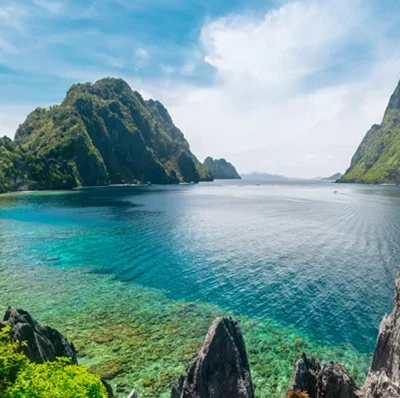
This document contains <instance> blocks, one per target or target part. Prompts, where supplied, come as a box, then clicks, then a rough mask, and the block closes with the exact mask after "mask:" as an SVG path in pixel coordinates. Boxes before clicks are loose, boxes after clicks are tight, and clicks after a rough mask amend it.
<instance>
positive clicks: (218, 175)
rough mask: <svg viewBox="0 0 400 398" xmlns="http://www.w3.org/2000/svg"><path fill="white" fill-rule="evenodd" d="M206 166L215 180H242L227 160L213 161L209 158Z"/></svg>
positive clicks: (205, 162) (206, 160) (205, 163)
mask: <svg viewBox="0 0 400 398" xmlns="http://www.w3.org/2000/svg"><path fill="white" fill-rule="evenodd" d="M204 166H205V168H206V169H207V171H208V172H209V173H210V175H211V177H212V178H213V179H214V180H240V179H241V177H240V175H239V173H238V172H237V171H236V169H235V166H233V164H232V163H229V162H227V161H226V160H225V159H213V158H212V157H210V156H208V157H207V158H206V159H205V160H204Z"/></svg>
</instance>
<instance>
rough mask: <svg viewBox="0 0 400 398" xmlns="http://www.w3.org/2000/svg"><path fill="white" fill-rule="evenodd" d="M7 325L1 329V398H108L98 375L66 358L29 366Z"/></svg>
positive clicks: (29, 363)
mask: <svg viewBox="0 0 400 398" xmlns="http://www.w3.org/2000/svg"><path fill="white" fill-rule="evenodd" d="M10 330H11V328H10V327H9V326H5V327H3V328H2V329H1V330H0V397H2V398H70V397H74V398H107V397H108V395H107V392H106V390H105V387H104V385H103V383H102V382H101V381H100V378H99V376H96V375H94V374H91V373H89V372H88V371H87V370H86V369H85V368H83V367H82V366H78V365H70V361H69V359H60V360H58V361H56V362H46V363H44V364H36V363H31V362H30V361H29V360H28V359H27V358H26V356H25V355H24V354H23V353H21V352H19V348H20V347H21V344H24V343H17V342H12V341H11V339H10Z"/></svg>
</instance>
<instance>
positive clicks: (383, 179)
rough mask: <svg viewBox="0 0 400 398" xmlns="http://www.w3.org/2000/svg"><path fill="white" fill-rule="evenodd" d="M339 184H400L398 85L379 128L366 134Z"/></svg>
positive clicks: (399, 94) (399, 105)
mask: <svg viewBox="0 0 400 398" xmlns="http://www.w3.org/2000/svg"><path fill="white" fill-rule="evenodd" d="M339 182H360V183H376V184H384V183H386V184H399V183H400V83H399V85H398V86H397V88H396V90H395V92H394V93H393V94H392V96H391V98H390V101H389V105H388V107H387V108H386V112H385V115H384V118H383V121H382V124H381V125H373V126H372V127H371V129H370V130H369V131H368V132H367V134H366V136H365V137H364V139H363V140H362V142H361V144H360V146H359V147H358V149H357V151H356V153H355V154H354V156H353V159H352V161H351V165H350V168H349V169H348V170H347V171H346V173H345V175H344V176H343V177H342V178H341V179H340V180H339Z"/></svg>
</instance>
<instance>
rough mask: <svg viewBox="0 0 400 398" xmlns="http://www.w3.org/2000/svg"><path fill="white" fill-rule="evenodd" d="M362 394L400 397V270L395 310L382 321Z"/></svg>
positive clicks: (375, 397)
mask: <svg viewBox="0 0 400 398" xmlns="http://www.w3.org/2000/svg"><path fill="white" fill-rule="evenodd" d="M362 395H363V396H364V397H365V398H378V397H379V398H389V397H390V398H400V272H399V273H398V274H397V278H396V293H395V297H394V308H393V312H392V313H391V314H390V315H386V316H385V317H384V318H383V320H382V322H381V325H380V328H379V335H378V340H377V343H376V348H375V353H374V357H373V359H372V365H371V371H370V372H369V374H368V378H367V381H366V382H365V384H364V387H363V389H362Z"/></svg>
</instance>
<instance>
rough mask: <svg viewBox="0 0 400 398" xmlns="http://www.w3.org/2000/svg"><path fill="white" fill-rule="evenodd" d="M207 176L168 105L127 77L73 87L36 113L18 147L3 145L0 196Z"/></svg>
mask: <svg viewBox="0 0 400 398" xmlns="http://www.w3.org/2000/svg"><path fill="white" fill-rule="evenodd" d="M3 141H4V139H3ZM6 145H7V146H8V149H7V151H8V152H10V153H12V154H13V155H12V157H13V158H16V159H10V154H9V153H6V150H4V148H5V147H6ZM11 163H12V164H13V165H12V167H11V166H10V164H11ZM209 179H210V175H209V173H208V172H207V170H206V169H205V167H204V166H203V165H202V164H201V163H200V162H199V161H198V160H197V158H196V157H195V156H194V155H193V154H192V152H191V151H190V147H189V144H188V142H187V141H186V139H185V137H184V136H183V134H182V132H181V131H180V130H179V129H178V128H177V127H176V126H175V125H174V123H173V121H172V119H171V116H170V115H169V114H168V111H167V110H166V109H165V108H164V107H163V105H162V104H160V103H159V102H158V101H153V100H150V101H145V100H144V99H143V98H142V97H141V95H140V94H139V93H138V92H135V91H132V90H131V88H130V87H129V86H128V84H127V83H126V82H125V81H123V80H122V79H112V78H107V79H102V80H99V81H97V82H96V83H94V84H91V83H86V84H75V85H73V86H72V87H71V88H70V89H69V91H68V92H67V95H66V97H65V99H64V100H63V102H62V103H61V104H60V105H57V106H53V107H51V108H49V109H41V108H38V109H36V110H35V111H33V112H32V113H31V114H30V115H29V116H28V117H27V119H26V120H25V122H24V123H23V124H22V125H21V126H20V127H19V128H18V130H17V132H16V136H15V142H14V143H10V142H5V141H4V142H0V190H2V191H5V190H16V189H24V188H30V189H57V188H71V187H75V186H80V185H82V186H95V185H108V184H120V183H134V182H146V181H150V182H152V183H160V184H165V183H177V182H198V181H201V180H209Z"/></svg>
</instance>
